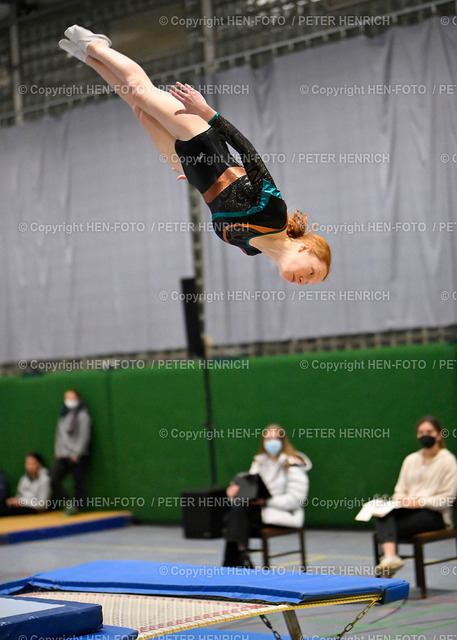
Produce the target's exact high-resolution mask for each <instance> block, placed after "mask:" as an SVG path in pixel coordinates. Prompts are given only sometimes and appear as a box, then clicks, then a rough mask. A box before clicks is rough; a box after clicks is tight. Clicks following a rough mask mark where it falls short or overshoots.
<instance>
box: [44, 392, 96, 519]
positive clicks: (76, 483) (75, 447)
mask: <svg viewBox="0 0 457 640" xmlns="http://www.w3.org/2000/svg"><path fill="white" fill-rule="evenodd" d="M90 435H91V418H90V415H89V413H88V411H87V408H86V406H85V404H84V402H83V400H82V398H81V396H80V395H79V393H78V392H77V391H75V390H74V389H69V390H68V391H66V392H65V394H64V403H63V407H62V409H61V412H60V417H59V420H58V422H57V431H56V437H55V460H54V465H53V468H52V472H51V483H52V494H53V499H54V500H56V501H62V506H65V507H66V510H67V511H70V512H76V511H78V510H79V509H81V508H83V507H84V499H85V486H84V475H85V466H86V461H87V457H88V454H89V443H90ZM68 475H71V476H72V478H73V489H74V501H73V503H71V506H69V504H70V501H69V496H68V494H67V492H66V490H65V488H64V486H63V484H62V482H63V480H64V479H65V478H66V477H67V476H68ZM63 501H64V502H63Z"/></svg>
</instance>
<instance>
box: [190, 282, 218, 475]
mask: <svg viewBox="0 0 457 640" xmlns="http://www.w3.org/2000/svg"><path fill="white" fill-rule="evenodd" d="M181 290H182V293H183V300H184V314H185V320H186V334H187V352H188V355H189V357H190V358H192V357H197V358H199V360H200V363H201V365H202V367H203V385H204V393H205V411H206V420H205V429H206V439H207V441H208V449H209V464H210V474H211V485H212V486H213V487H215V486H217V467H216V451H215V448H214V425H213V403H212V393H211V380H210V375H209V369H208V358H207V356H206V346H205V343H204V340H203V337H202V332H201V325H200V321H199V317H198V294H197V286H196V282H195V278H184V279H183V280H181Z"/></svg>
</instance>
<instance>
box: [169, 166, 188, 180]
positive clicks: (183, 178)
mask: <svg viewBox="0 0 457 640" xmlns="http://www.w3.org/2000/svg"><path fill="white" fill-rule="evenodd" d="M171 168H172V170H173V171H176V173H178V174H179V175H178V177H177V178H176V180H187V178H186V176H185V175H183V174H182V173H180V172H179V171H178V169H175V168H174V167H171Z"/></svg>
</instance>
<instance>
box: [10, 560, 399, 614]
mask: <svg viewBox="0 0 457 640" xmlns="http://www.w3.org/2000/svg"><path fill="white" fill-rule="evenodd" d="M36 588H43V589H59V590H63V591H90V592H103V591H104V592H109V593H142V594H151V595H168V596H184V597H186V596H187V597H202V598H205V597H206V598H208V597H210V598H219V599H220V598H229V599H231V600H247V601H251V602H253V601H255V602H268V603H277V604H279V603H287V604H292V605H293V604H300V603H301V602H310V601H325V600H329V599H331V598H337V597H342V596H363V595H367V594H379V595H380V596H381V602H382V603H387V602H393V601H395V600H402V599H404V598H406V597H407V596H408V593H409V584H408V583H407V582H405V581H404V580H395V579H386V578H384V579H383V578H360V577H353V576H335V575H332V576H329V575H319V574H308V573H294V572H288V571H281V570H278V569H271V570H264V569H259V570H256V569H240V568H231V567H212V566H200V565H186V564H171V563H165V562H142V561H138V560H117V561H109V560H100V561H97V562H89V563H87V564H82V565H78V566H76V567H66V568H64V569H56V570H54V571H46V572H44V573H37V574H35V575H34V576H30V577H29V578H25V579H23V580H18V581H16V582H11V583H5V584H3V585H0V593H4V594H8V593H18V592H19V591H21V590H28V591H30V590H32V589H36Z"/></svg>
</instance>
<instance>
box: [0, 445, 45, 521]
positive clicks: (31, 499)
mask: <svg viewBox="0 0 457 640" xmlns="http://www.w3.org/2000/svg"><path fill="white" fill-rule="evenodd" d="M50 497H51V482H50V479H49V473H48V470H47V469H46V466H45V464H44V461H43V458H42V457H41V455H40V454H39V453H35V452H33V453H27V454H26V456H25V474H24V475H23V476H22V477H21V478H20V480H19V483H18V485H17V490H16V495H15V496H14V497H12V498H6V499H5V500H4V502H3V505H2V506H0V516H1V517H3V516H22V515H26V514H32V513H39V512H40V511H46V509H48V508H49V499H50Z"/></svg>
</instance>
